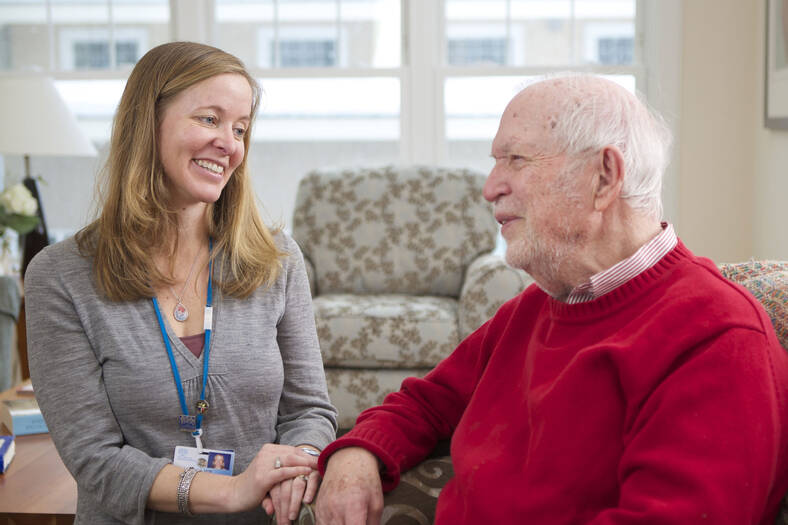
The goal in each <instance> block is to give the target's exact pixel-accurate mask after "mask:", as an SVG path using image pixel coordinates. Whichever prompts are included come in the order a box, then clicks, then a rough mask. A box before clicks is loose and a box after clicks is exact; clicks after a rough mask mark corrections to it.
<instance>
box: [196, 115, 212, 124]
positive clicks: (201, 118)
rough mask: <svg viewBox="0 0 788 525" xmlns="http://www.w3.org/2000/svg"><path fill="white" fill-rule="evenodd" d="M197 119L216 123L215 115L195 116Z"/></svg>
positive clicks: (206, 122)
mask: <svg viewBox="0 0 788 525" xmlns="http://www.w3.org/2000/svg"><path fill="white" fill-rule="evenodd" d="M197 119H198V120H199V121H200V122H203V123H205V124H211V125H213V124H216V117H197Z"/></svg>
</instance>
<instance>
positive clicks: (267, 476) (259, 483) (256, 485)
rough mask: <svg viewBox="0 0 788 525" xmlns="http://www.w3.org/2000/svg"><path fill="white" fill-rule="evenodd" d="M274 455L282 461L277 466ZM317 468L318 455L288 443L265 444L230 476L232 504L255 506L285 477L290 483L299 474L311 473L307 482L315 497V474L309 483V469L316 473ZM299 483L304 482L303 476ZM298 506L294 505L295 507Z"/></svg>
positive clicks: (239, 506) (242, 506) (239, 508)
mask: <svg viewBox="0 0 788 525" xmlns="http://www.w3.org/2000/svg"><path fill="white" fill-rule="evenodd" d="M277 458H278V459H279V464H280V465H281V466H280V467H279V468H275V465H276V463H277ZM316 468H317V458H316V457H312V456H310V455H309V454H307V453H306V452H304V451H303V450H299V449H297V448H295V447H291V446H287V445H274V444H271V443H268V444H265V445H263V448H261V449H260V452H258V453H257V456H255V458H254V459H253V460H252V462H251V463H250V464H249V466H248V467H247V468H246V470H245V471H243V472H242V473H241V474H239V475H237V476H234V477H233V478H231V479H232V484H233V486H232V491H231V494H232V499H233V502H232V504H231V507H232V508H235V509H238V510H248V509H251V508H254V507H255V506H257V505H260V503H261V500H262V497H263V495H264V494H268V493H269V492H270V491H271V490H272V489H273V488H274V487H275V486H279V484H281V483H282V482H284V481H285V480H289V481H290V483H292V479H293V478H297V477H298V476H308V477H310V484H311V485H313V486H314V490H312V494H311V495H312V497H314V491H315V490H317V478H314V481H315V482H314V483H311V481H312V478H311V475H312V473H315V475H316V474H317V472H316V470H315V469H316ZM300 483H303V480H302V481H301V482H300ZM299 497H300V496H299ZM266 499H267V498H266ZM269 503H270V501H269ZM264 506H265V505H264ZM297 509H298V508H297V507H296V511H297ZM266 512H268V508H266ZM269 514H270V512H269ZM277 514H278V513H277ZM285 516H287V515H285ZM283 523H287V522H283Z"/></svg>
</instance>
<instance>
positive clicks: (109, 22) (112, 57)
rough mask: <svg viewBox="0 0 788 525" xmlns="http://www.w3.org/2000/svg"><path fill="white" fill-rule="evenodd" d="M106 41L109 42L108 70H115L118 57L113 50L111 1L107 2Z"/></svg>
mask: <svg viewBox="0 0 788 525" xmlns="http://www.w3.org/2000/svg"><path fill="white" fill-rule="evenodd" d="M107 32H108V35H107V37H108V38H107V40H108V41H109V44H108V45H109V49H108V50H107V51H108V52H109V68H110V69H117V67H118V57H117V52H116V49H115V17H114V13H113V11H112V0H107Z"/></svg>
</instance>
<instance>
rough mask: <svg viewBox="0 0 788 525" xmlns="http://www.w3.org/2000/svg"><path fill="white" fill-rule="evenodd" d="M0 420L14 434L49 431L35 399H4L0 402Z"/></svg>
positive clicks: (21, 434)
mask: <svg viewBox="0 0 788 525" xmlns="http://www.w3.org/2000/svg"><path fill="white" fill-rule="evenodd" d="M0 420H2V422H3V424H4V425H5V427H6V428H7V429H8V431H9V432H11V433H12V434H14V435H16V436H23V435H25V434H41V433H43V432H49V430H48V429H47V424H46V423H44V416H42V415H41V409H40V408H38V403H37V402H36V400H35V399H5V400H3V403H2V404H0Z"/></svg>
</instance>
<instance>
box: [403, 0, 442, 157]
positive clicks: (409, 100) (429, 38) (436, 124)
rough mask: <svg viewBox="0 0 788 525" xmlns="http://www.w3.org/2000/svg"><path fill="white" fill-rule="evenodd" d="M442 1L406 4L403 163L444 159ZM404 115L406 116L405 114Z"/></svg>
mask: <svg viewBox="0 0 788 525" xmlns="http://www.w3.org/2000/svg"><path fill="white" fill-rule="evenodd" d="M442 5H443V2H424V1H410V2H408V9H407V16H406V18H405V20H404V24H406V25H407V38H408V45H407V46H406V47H407V51H408V56H407V57H405V58H406V59H407V64H408V65H407V74H405V75H403V81H402V91H403V94H402V97H403V103H402V115H401V118H402V119H403V126H402V134H403V137H402V138H403V146H405V145H407V147H404V148H403V160H404V161H405V162H409V163H416V164H437V163H438V162H439V161H440V159H441V158H442V157H443V155H444V154H443V151H444V150H445V139H444V138H443V136H442V131H441V129H442V125H440V124H441V122H442V119H443V113H444V111H443V88H442V85H441V83H440V81H439V79H440V76H441V75H440V74H439V73H438V70H439V68H440V47H441V39H442V38H443V34H442V32H441V31H435V28H436V27H442V26H443V24H442V12H441V7H442ZM406 112H407V114H406ZM405 150H407V151H405Z"/></svg>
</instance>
